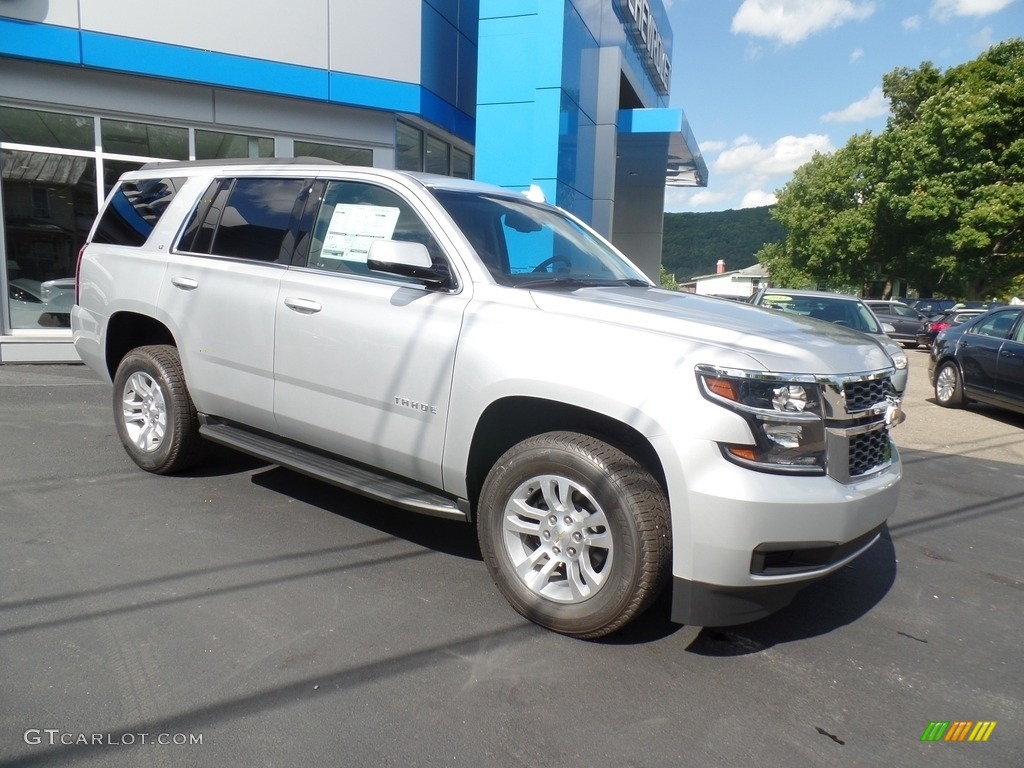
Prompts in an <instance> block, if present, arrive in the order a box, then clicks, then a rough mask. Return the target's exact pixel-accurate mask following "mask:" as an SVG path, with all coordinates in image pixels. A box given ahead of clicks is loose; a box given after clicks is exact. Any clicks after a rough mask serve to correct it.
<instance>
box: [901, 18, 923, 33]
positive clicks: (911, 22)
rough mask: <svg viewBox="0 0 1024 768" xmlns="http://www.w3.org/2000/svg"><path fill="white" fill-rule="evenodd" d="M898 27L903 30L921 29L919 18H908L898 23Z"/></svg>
mask: <svg viewBox="0 0 1024 768" xmlns="http://www.w3.org/2000/svg"><path fill="white" fill-rule="evenodd" d="M900 26H902V27H903V28H904V29H910V30H914V29H920V28H921V17H920V16H908V17H907V18H905V19H904V20H903V21H901V22H900Z"/></svg>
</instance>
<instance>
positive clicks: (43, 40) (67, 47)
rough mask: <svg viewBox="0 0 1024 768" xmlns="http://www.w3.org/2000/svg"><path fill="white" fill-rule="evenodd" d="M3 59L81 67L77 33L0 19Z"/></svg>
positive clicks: (70, 30) (0, 40) (54, 27)
mask: <svg viewBox="0 0 1024 768" xmlns="http://www.w3.org/2000/svg"><path fill="white" fill-rule="evenodd" d="M0 55H4V56H17V57H19V58H29V59H42V60H43V61H53V62H56V63H58V64H80V63H81V61H82V54H81V50H80V48H79V45H78V30H77V29H68V28H67V27H57V26H54V25H51V24H30V23H28V22H24V21H14V20H13V19H0Z"/></svg>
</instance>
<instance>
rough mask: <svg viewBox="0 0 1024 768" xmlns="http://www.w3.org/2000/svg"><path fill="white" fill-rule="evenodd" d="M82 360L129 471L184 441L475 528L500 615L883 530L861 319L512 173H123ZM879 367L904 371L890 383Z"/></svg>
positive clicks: (105, 231) (882, 394) (679, 613)
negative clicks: (564, 205)
mask: <svg viewBox="0 0 1024 768" xmlns="http://www.w3.org/2000/svg"><path fill="white" fill-rule="evenodd" d="M79 270H80V272H79V274H80V279H79V283H78V291H79V296H78V301H77V304H76V306H75V308H74V311H73V314H72V327H73V332H74V341H75V346H76V348H77V350H78V352H79V354H80V355H81V357H82V359H83V360H84V361H85V362H86V363H87V364H88V365H89V366H90V367H91V368H93V369H94V370H95V371H97V372H98V373H99V374H100V375H101V376H102V377H103V378H105V379H106V380H107V381H109V382H111V384H112V386H113V394H112V401H113V407H114V412H113V416H114V423H115V426H116V429H117V432H118V435H119V437H120V439H121V442H122V444H123V445H124V447H125V450H126V451H127V452H128V454H129V455H130V456H131V458H132V459H133V460H134V461H135V462H136V464H138V465H139V466H140V467H142V468H143V469H146V470H149V471H151V472H159V473H170V472H175V471H178V470H181V469H184V468H186V467H188V466H191V465H194V464H195V463H196V462H198V461H201V460H202V456H203V453H202V451H201V450H200V448H201V446H202V442H203V440H210V441H214V442H217V443H221V444H224V445H228V446H232V447H234V448H237V449H239V450H242V451H246V452H248V453H251V454H254V455H256V456H260V457H262V458H264V459H265V460H267V461H271V462H274V463H277V464H280V465H282V466H285V467H290V468H292V469H295V470H297V471H299V472H303V473H305V474H307V475H310V476H312V477H315V478H319V479H322V480H325V481H327V482H331V483H335V484H337V485H339V486H341V487H344V488H347V489H350V490H352V491H354V492H356V493H361V494H363V495H366V496H369V497H372V498H375V499H380V500H383V501H385V502H387V503H389V504H392V505H395V506H398V507H402V508H405V509H411V510H416V511H419V512H423V513H426V514H433V515H440V516H443V517H447V518H452V519H456V520H463V521H466V522H468V523H471V524H473V525H475V526H476V528H477V532H478V535H479V540H480V548H481V552H482V553H483V557H484V560H485V562H486V564H487V568H488V571H489V572H490V574H491V576H492V578H493V580H494V582H495V584H496V585H497V586H498V589H499V590H500V591H501V593H502V594H503V595H504V596H505V598H506V599H507V600H508V602H509V603H510V604H511V605H512V606H513V607H514V608H515V610H516V611H518V612H519V613H521V614H522V615H524V616H526V617H528V618H529V619H531V620H532V621H535V622H537V623H538V624H541V625H542V626H545V627H548V628H550V629H553V630H555V631H558V632H563V633H566V634H569V635H573V636H578V637H599V636H601V635H605V634H607V633H609V632H613V631H615V630H616V629H618V628H619V627H621V626H623V625H624V624H625V623H626V622H628V621H630V620H631V619H633V618H634V617H636V616H637V615H639V614H640V613H641V612H642V611H643V610H644V609H645V608H646V607H647V606H649V605H650V604H651V602H652V601H653V600H654V599H655V597H656V596H657V595H658V593H659V592H660V591H661V590H662V588H664V587H666V586H671V589H672V617H673V618H674V619H675V620H676V621H680V622H686V623H690V624H695V625H711V626H716V625H723V624H735V623H742V622H747V621H752V620H754V619H756V618H759V617H761V616H764V615H766V614H767V613H770V612H771V611H774V610H776V609H778V608H780V607H782V606H783V605H785V604H786V603H788V602H789V601H790V600H791V599H792V597H793V595H794V594H795V593H796V592H797V591H798V590H799V589H800V588H802V587H803V586H805V585H807V584H809V583H811V582H812V581H814V580H815V579H819V578H821V577H823V576H826V575H828V574H830V573H834V572H835V571H837V570H838V569H840V568H842V567H844V566H845V565H846V564H847V563H849V562H850V561H851V560H853V559H854V558H856V557H858V556H859V555H860V554H861V553H863V552H864V551H865V550H867V549H868V548H869V547H871V546H872V545H873V543H874V542H876V541H877V540H878V539H879V537H880V536H881V535H882V533H883V531H884V528H885V521H886V519H887V518H888V517H889V515H890V514H892V512H893V510H894V509H895V506H896V500H897V498H898V494H899V486H900V478H901V464H900V459H899V455H898V453H897V451H896V448H895V447H894V445H893V442H892V440H891V436H890V430H891V429H892V428H893V427H894V426H895V425H896V424H898V423H899V422H900V421H901V420H902V412H901V409H900V400H899V396H898V393H897V389H899V388H900V387H899V381H900V376H901V375H902V374H903V373H905V369H901V370H897V367H896V365H895V363H894V359H893V358H892V357H890V355H889V354H888V353H887V351H886V348H885V346H884V345H882V344H880V343H879V341H878V340H877V339H876V338H875V337H873V336H870V335H868V334H863V333H859V332H856V331H853V330H848V329H841V328H838V327H836V326H831V325H827V324H824V323H819V322H817V321H813V320H808V319H806V318H803V317H798V316H796V315H794V314H790V313H782V312H765V311H764V310H762V309H758V308H756V307H751V306H749V305H746V304H740V303H736V302H724V301H720V300H717V299H708V298H702V297H698V296H693V295H687V294H682V293H676V292H671V291H665V290H661V289H659V288H657V287H655V285H654V284H653V283H652V282H651V281H650V280H649V279H648V278H647V277H646V276H645V275H644V274H643V273H642V272H641V271H640V270H639V269H637V268H636V267H635V266H634V265H633V264H632V263H631V262H630V261H629V260H628V259H627V258H626V257H625V256H623V255H622V254H621V253H620V252H619V251H618V250H616V248H615V247H613V246H612V245H611V244H610V243H609V242H608V241H606V240H605V239H604V238H602V237H601V236H600V235H598V234H597V233H595V232H594V231H593V230H592V229H590V228H589V227H588V226H586V225H585V224H584V223H583V222H581V221H580V220H579V219H577V218H575V217H573V216H571V215H569V214H568V213H566V212H564V211H562V210H560V209H558V208H555V207H553V206H550V205H547V204H544V203H542V202H536V201H533V200H531V199H528V198H527V197H526V196H524V195H522V194H520V193H519V192H516V191H514V190H508V189H503V188H499V187H493V186H487V185H483V184H477V183H474V182H470V181H465V180H460V179H453V178H448V177H440V176H425V175H416V174H406V173H399V172H392V171H387V170H382V169H380V168H349V167H344V166H339V165H333V164H327V163H322V164H321V163H307V162H300V161H280V162H266V161H259V162H253V161H247V162H242V163H232V162H203V163H190V164H189V163H186V164H174V163H172V164H166V165H154V166H151V167H147V168H144V169H142V170H139V171H134V172H131V173H128V174H125V176H123V177H122V179H121V181H120V183H119V184H118V185H117V186H116V187H115V188H114V189H113V190H112V192H111V193H110V196H109V198H108V200H107V202H106V204H105V205H104V207H103V210H102V211H101V213H100V215H99V218H98V219H97V221H96V223H95V224H94V226H93V229H92V231H91V233H90V235H89V240H88V242H87V244H86V246H85V248H84V249H83V251H82V255H81V257H80V264H79ZM894 385H895V386H894Z"/></svg>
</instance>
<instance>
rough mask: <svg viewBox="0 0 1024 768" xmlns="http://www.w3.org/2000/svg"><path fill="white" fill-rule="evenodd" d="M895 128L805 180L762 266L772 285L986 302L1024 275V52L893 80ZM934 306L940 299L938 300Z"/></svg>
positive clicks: (798, 182)
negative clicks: (798, 279) (799, 282)
mask: <svg viewBox="0 0 1024 768" xmlns="http://www.w3.org/2000/svg"><path fill="white" fill-rule="evenodd" d="M883 82H884V89H885V91H886V95H887V96H888V97H889V98H890V102H891V104H892V117H891V118H890V120H889V123H888V125H887V127H886V129H885V130H884V131H883V132H882V133H881V134H880V135H879V136H877V137H875V136H872V135H871V134H870V133H865V134H859V135H857V136H854V137H852V138H851V139H850V140H849V141H848V142H847V144H846V146H844V147H843V148H842V149H840V150H838V151H837V152H835V153H833V154H831V155H818V156H815V157H814V158H813V159H812V160H811V161H810V162H809V163H807V164H805V165H804V166H802V167H801V168H799V169H797V172H796V173H795V174H794V176H793V179H792V180H791V181H790V182H789V184H787V185H786V187H784V188H783V189H782V190H781V191H780V192H779V194H778V198H779V202H778V205H777V206H776V209H775V212H774V215H775V217H776V219H777V220H778V221H779V222H780V223H781V224H782V225H783V227H784V228H785V230H786V236H785V239H784V240H783V241H782V242H780V243H777V244H774V245H772V246H769V247H766V248H764V249H762V251H761V252H760V253H759V254H758V258H759V260H761V261H762V263H764V264H765V266H766V267H767V268H768V270H769V274H771V275H772V279H773V280H775V281H776V282H778V281H779V279H780V276H782V275H799V274H804V275H806V276H809V277H810V278H812V279H813V280H814V281H815V282H829V283H832V284H835V283H844V282H845V283H848V284H855V285H857V284H862V283H864V282H865V281H867V280H869V279H875V278H877V277H878V276H879V275H882V276H884V277H886V278H887V279H888V281H889V285H890V288H888V289H887V294H888V292H889V290H891V285H892V283H893V281H894V280H895V278H898V277H899V278H904V279H908V280H910V281H911V282H912V283H913V284H914V285H915V287H917V288H919V289H920V290H922V292H929V293H930V292H931V291H934V290H941V291H943V292H944V293H946V294H947V295H956V296H963V297H965V298H983V297H986V296H990V295H993V294H1000V293H1005V292H1007V291H1008V290H1009V289H1010V286H1011V285H1012V284H1014V281H1015V280H1017V279H1019V278H1020V276H1021V275H1022V274H1024V135H1022V132H1021V128H1020V126H1022V125H1024V40H1010V41H1007V42H1004V43H1001V44H999V45H997V46H994V47H993V48H991V49H989V50H988V51H987V52H986V53H984V54H983V55H982V56H980V57H978V58H977V59H976V60H974V61H972V62H969V63H967V64H963V65H961V66H959V67H954V68H952V69H950V70H949V71H948V72H946V74H944V75H941V76H940V75H939V73H938V70H936V69H935V67H934V66H933V65H932V64H930V63H927V62H926V63H924V64H922V65H921V68H920V69H918V70H906V69H899V70H894V71H893V72H891V73H890V74H888V75H886V77H885V78H884V80H883ZM926 295H928V294H927V293H926Z"/></svg>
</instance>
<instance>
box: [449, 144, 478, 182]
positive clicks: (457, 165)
mask: <svg viewBox="0 0 1024 768" xmlns="http://www.w3.org/2000/svg"><path fill="white" fill-rule="evenodd" d="M452 176H455V177H456V178H459V179H472V178H473V156H472V155H471V154H469V153H468V152H463V151H462V150H461V149H459V148H458V147H452Z"/></svg>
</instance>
